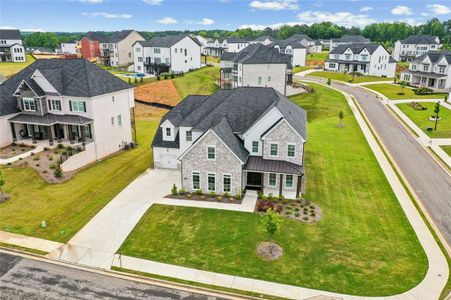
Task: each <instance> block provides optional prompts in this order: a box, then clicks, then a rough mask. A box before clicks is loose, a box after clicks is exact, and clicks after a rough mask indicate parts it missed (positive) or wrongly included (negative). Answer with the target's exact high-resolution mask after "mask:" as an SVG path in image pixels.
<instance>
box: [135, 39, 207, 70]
mask: <svg viewBox="0 0 451 300" xmlns="http://www.w3.org/2000/svg"><path fill="white" fill-rule="evenodd" d="M133 53H134V67H135V72H137V73H145V74H156V75H158V74H161V73H167V72H174V73H178V72H188V71H191V70H195V69H199V68H200V67H201V61H200V56H201V45H200V44H199V41H198V40H197V39H194V38H192V37H191V36H189V35H168V36H159V37H154V38H152V39H151V40H149V41H137V42H136V43H134V44H133Z"/></svg>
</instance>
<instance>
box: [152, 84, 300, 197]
mask: <svg viewBox="0 0 451 300" xmlns="http://www.w3.org/2000/svg"><path fill="white" fill-rule="evenodd" d="M306 140H307V136H306V113H305V111H304V110H303V109H301V108H300V107H299V106H297V105H296V104H294V103H293V102H292V101H291V100H290V99H288V98H286V97H285V96H283V95H281V94H280V93H279V92H277V91H276V90H275V89H273V88H257V87H240V88H237V89H235V90H224V89H223V90H218V91H217V92H216V93H214V94H213V95H211V96H200V95H192V96H188V97H186V98H185V99H184V100H183V101H182V102H180V103H179V104H178V105H177V106H176V107H175V108H173V109H172V110H171V111H170V112H168V113H167V114H166V115H165V116H164V117H163V118H162V120H161V123H160V126H159V128H158V130H157V133H156V135H155V137H154V140H153V142H152V148H153V151H154V165H155V167H157V168H172V169H179V170H181V171H180V173H181V179H182V188H183V189H185V190H187V191H196V190H202V191H203V192H215V193H217V194H223V193H230V194H241V192H242V191H243V190H244V189H251V190H260V191H262V192H264V193H273V194H275V195H279V194H282V195H285V197H296V196H299V195H300V194H301V190H302V185H303V176H304V144H305V142H306Z"/></svg>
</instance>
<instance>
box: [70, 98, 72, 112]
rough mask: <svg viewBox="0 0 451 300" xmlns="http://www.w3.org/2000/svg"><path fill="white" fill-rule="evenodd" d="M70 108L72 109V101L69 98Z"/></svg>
mask: <svg viewBox="0 0 451 300" xmlns="http://www.w3.org/2000/svg"><path fill="white" fill-rule="evenodd" d="M69 110H70V111H72V101H70V100H69Z"/></svg>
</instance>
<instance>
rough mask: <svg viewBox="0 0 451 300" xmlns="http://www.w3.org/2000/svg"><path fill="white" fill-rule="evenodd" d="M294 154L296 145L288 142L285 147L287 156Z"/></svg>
mask: <svg viewBox="0 0 451 300" xmlns="http://www.w3.org/2000/svg"><path fill="white" fill-rule="evenodd" d="M295 155H296V145H294V144H288V147H287V156H288V157H294V156H295Z"/></svg>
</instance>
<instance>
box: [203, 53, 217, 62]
mask: <svg viewBox="0 0 451 300" xmlns="http://www.w3.org/2000/svg"><path fill="white" fill-rule="evenodd" d="M201 62H202V63H204V62H205V55H202V57H201ZM207 63H210V64H219V57H214V56H210V55H207Z"/></svg>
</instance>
